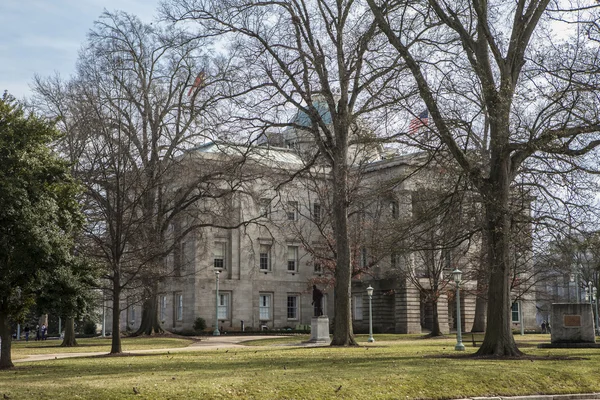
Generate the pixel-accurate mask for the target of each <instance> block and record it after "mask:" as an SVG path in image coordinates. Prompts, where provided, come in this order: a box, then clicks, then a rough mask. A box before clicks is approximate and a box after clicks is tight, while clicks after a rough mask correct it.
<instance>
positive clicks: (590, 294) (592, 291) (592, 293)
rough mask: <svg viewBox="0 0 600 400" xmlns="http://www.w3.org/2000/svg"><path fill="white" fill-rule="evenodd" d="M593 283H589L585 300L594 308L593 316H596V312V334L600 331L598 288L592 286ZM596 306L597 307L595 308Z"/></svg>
mask: <svg viewBox="0 0 600 400" xmlns="http://www.w3.org/2000/svg"><path fill="white" fill-rule="evenodd" d="M592 285H593V283H592V281H589V282H588V286H587V289H586V291H585V300H586V301H587V300H588V299H589V301H590V306H592V314H594V311H595V315H596V318H595V321H594V332H596V333H597V332H598V331H599V330H600V328H599V327H598V303H597V302H596V295H597V291H598V289H596V287H594V286H592ZM594 305H595V307H594ZM594 308H595V310H594Z"/></svg>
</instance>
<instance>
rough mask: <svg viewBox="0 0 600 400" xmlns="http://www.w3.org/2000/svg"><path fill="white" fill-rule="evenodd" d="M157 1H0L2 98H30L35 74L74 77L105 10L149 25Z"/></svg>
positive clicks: (156, 6)
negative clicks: (5, 94) (81, 52)
mask: <svg viewBox="0 0 600 400" xmlns="http://www.w3.org/2000/svg"><path fill="white" fill-rule="evenodd" d="M158 4H159V0H0V96H1V94H2V93H3V92H4V91H5V90H8V92H9V93H10V94H12V95H13V96H15V97H16V98H17V99H23V98H24V97H29V96H30V95H31V89H30V86H31V83H32V82H33V77H34V76H35V75H36V74H37V75H40V76H42V77H47V76H51V75H55V73H59V74H60V75H61V76H62V77H63V78H68V77H69V76H70V75H72V74H73V73H74V72H75V64H76V61H77V53H78V51H79V49H80V48H81V47H82V46H83V44H84V42H85V40H86V35H87V32H88V31H89V30H90V29H91V28H92V27H93V24H94V21H95V20H96V19H98V17H99V16H100V14H102V12H103V11H104V10H107V11H116V10H122V11H125V12H128V13H131V14H135V15H137V16H138V17H139V18H140V19H141V20H142V21H144V22H151V21H152V20H153V18H154V16H156V15H157V8H158Z"/></svg>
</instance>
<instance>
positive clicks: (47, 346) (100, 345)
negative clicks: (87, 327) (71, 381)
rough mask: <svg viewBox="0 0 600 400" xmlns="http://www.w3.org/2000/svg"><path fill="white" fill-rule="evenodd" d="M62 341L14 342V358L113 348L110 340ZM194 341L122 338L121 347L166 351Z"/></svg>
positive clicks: (125, 348) (164, 338)
mask: <svg viewBox="0 0 600 400" xmlns="http://www.w3.org/2000/svg"><path fill="white" fill-rule="evenodd" d="M61 343H62V341H61V340H43V341H41V340H40V341H32V340H30V341H29V342H25V341H23V340H21V341H16V340H13V342H12V346H11V347H12V358H13V359H14V360H16V359H19V358H24V357H26V356H29V355H32V354H55V353H95V352H101V351H105V352H107V353H108V352H109V351H110V346H111V339H110V338H86V339H77V344H78V346H76V347H60V344H61ZM192 343H193V340H190V339H182V338H170V337H156V338H144V337H140V338H122V339H121V347H122V349H123V351H130V350H145V349H164V348H169V347H186V346H189V345H190V344H192Z"/></svg>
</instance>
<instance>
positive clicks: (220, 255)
mask: <svg viewBox="0 0 600 400" xmlns="http://www.w3.org/2000/svg"><path fill="white" fill-rule="evenodd" d="M226 252H227V243H225V242H215V244H214V248H213V268H214V269H218V270H222V269H225V268H226V264H225V254H226Z"/></svg>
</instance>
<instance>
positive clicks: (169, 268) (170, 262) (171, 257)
mask: <svg viewBox="0 0 600 400" xmlns="http://www.w3.org/2000/svg"><path fill="white" fill-rule="evenodd" d="M165 263H166V265H167V271H172V270H173V267H174V266H175V255H174V254H173V252H172V251H171V252H170V253H169V254H167V258H166V260H165Z"/></svg>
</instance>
